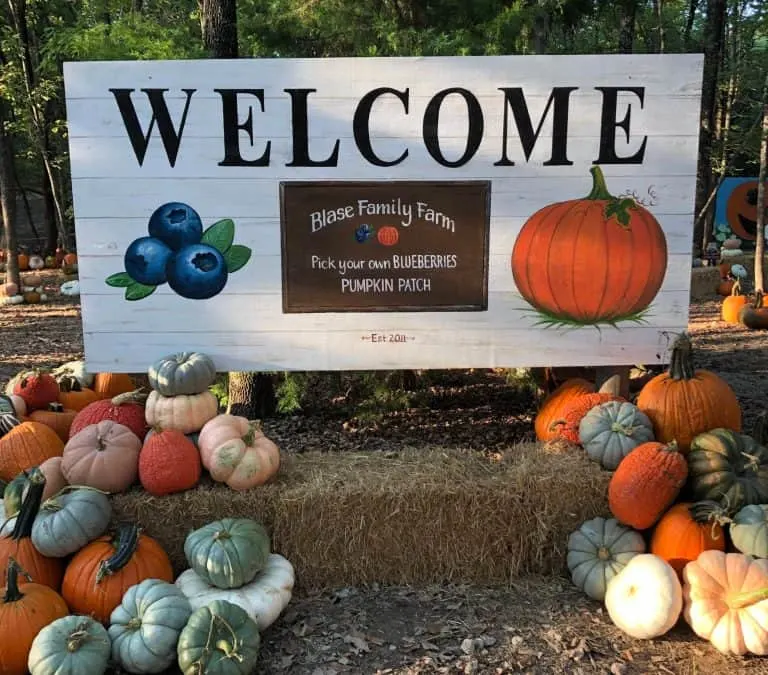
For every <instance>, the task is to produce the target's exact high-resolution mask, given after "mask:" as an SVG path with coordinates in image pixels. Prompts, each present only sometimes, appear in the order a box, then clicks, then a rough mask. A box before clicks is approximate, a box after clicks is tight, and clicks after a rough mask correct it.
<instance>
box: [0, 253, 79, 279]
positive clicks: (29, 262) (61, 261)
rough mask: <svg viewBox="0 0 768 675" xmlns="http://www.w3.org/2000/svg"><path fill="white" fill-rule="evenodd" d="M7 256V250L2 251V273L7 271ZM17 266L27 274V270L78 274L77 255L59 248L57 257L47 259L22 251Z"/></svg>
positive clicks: (0, 265) (0, 269) (37, 254)
mask: <svg viewBox="0 0 768 675" xmlns="http://www.w3.org/2000/svg"><path fill="white" fill-rule="evenodd" d="M6 256H7V253H6V251H5V249H0V272H5V269H6ZM16 264H17V265H18V267H19V271H20V272H26V271H27V270H33V271H34V270H41V269H44V268H45V269H56V268H60V269H61V270H63V271H64V274H75V273H77V254H76V253H70V252H68V251H65V250H64V249H63V248H61V247H59V248H57V249H56V254H55V255H48V256H46V257H45V258H43V256H41V255H40V254H39V253H32V254H31V255H30V254H28V253H27V252H26V251H21V252H20V253H18V254H17V255H16Z"/></svg>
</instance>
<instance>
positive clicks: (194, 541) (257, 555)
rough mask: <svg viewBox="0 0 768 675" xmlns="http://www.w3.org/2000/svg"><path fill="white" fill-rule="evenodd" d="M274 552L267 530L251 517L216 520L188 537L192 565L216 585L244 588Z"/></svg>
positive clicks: (189, 557)
mask: <svg viewBox="0 0 768 675" xmlns="http://www.w3.org/2000/svg"><path fill="white" fill-rule="evenodd" d="M270 552H271V551H270V540H269V535H268V534H267V531H266V530H265V529H264V526H263V525H262V524H261V523H258V522H256V521H255V520H251V519H250V518H223V519H222V520H215V521H213V522H212V523H208V525H204V526H203V527H201V528H199V529H197V530H194V531H193V532H190V533H189V534H188V535H187V538H186V540H185V541H184V555H185V556H186V558H187V562H188V563H189V566H190V567H191V568H192V569H193V570H195V572H197V573H198V574H199V575H200V577H202V578H203V579H204V580H205V581H206V582H207V583H208V584H210V585H211V586H216V588H240V587H241V586H244V585H245V584H247V583H249V582H251V581H253V579H254V577H255V576H256V575H257V574H258V573H259V572H261V571H262V570H263V569H264V568H265V567H266V565H267V560H268V559H269V554H270Z"/></svg>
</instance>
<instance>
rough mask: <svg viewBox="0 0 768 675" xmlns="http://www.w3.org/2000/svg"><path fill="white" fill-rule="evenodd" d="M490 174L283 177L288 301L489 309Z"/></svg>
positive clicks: (339, 306)
mask: <svg viewBox="0 0 768 675" xmlns="http://www.w3.org/2000/svg"><path fill="white" fill-rule="evenodd" d="M490 204H491V184H490V182H489V181H429V182H427V181H403V182H399V181H392V182H283V183H280V228H281V233H282V247H283V250H282V264H283V311H284V312H286V313H296V312H397V311H485V310H487V309H488V229H489V219H490Z"/></svg>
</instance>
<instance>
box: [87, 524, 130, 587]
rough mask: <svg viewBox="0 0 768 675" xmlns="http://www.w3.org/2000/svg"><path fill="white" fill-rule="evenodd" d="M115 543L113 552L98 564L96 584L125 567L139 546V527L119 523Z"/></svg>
mask: <svg viewBox="0 0 768 675" xmlns="http://www.w3.org/2000/svg"><path fill="white" fill-rule="evenodd" d="M115 539H116V541H115V542H114V543H113V546H114V547H115V552H114V553H113V554H112V556H110V557H109V558H107V559H106V560H102V561H101V562H100V563H99V570H98V572H96V583H97V584H98V583H100V582H101V580H102V579H104V577H105V576H108V575H111V574H114V573H115V572H118V571H120V570H121V569H122V568H123V567H125V566H126V565H127V564H128V562H129V561H130V559H131V558H132V557H133V554H134V553H135V552H136V547H137V546H138V544H139V527H138V525H136V524H135V523H121V524H120V525H119V526H118V529H117V537H115Z"/></svg>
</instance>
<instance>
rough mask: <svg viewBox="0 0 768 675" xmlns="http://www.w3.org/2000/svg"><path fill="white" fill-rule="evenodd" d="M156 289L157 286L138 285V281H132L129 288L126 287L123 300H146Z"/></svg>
mask: <svg viewBox="0 0 768 675" xmlns="http://www.w3.org/2000/svg"><path fill="white" fill-rule="evenodd" d="M156 288H157V286H146V285H145V284H140V283H139V282H138V281H134V282H133V283H132V284H131V285H130V286H127V287H126V289H125V299H126V300H141V299H142V298H146V297H147V296H148V295H152V293H154V292H155V289H156Z"/></svg>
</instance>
